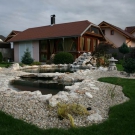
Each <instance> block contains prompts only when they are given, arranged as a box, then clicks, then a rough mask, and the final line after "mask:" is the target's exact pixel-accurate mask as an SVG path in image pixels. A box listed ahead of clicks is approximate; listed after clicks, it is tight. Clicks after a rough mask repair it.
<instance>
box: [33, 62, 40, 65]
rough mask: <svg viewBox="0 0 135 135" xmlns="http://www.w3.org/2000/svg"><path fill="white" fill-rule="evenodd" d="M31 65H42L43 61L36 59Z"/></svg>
mask: <svg viewBox="0 0 135 135" xmlns="http://www.w3.org/2000/svg"><path fill="white" fill-rule="evenodd" d="M31 65H41V63H40V62H38V61H34V62H33V63H31Z"/></svg>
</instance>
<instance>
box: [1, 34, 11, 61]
mask: <svg viewBox="0 0 135 135" xmlns="http://www.w3.org/2000/svg"><path fill="white" fill-rule="evenodd" d="M5 39H6V38H5V37H4V36H2V35H0V52H2V55H3V58H4V59H5V60H6V59H12V60H13V49H11V47H10V46H11V45H10V43H7V42H4V41H5Z"/></svg>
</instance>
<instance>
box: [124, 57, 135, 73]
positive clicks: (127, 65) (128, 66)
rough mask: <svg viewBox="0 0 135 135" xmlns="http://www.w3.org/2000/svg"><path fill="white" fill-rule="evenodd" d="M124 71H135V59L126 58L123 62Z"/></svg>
mask: <svg viewBox="0 0 135 135" xmlns="http://www.w3.org/2000/svg"><path fill="white" fill-rule="evenodd" d="M122 66H123V68H124V71H126V72H127V73H134V72H135V59H132V58H129V59H126V60H125V61H124V63H123V65H122Z"/></svg>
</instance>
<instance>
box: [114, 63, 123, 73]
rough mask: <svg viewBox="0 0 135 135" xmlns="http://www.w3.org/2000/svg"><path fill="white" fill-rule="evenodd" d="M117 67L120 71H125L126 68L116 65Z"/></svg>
mask: <svg viewBox="0 0 135 135" xmlns="http://www.w3.org/2000/svg"><path fill="white" fill-rule="evenodd" d="M116 67H117V70H118V71H123V70H124V68H123V66H122V65H121V64H116Z"/></svg>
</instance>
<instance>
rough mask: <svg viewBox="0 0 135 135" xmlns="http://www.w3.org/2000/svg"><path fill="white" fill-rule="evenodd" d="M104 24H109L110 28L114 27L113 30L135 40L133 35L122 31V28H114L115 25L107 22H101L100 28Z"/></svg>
mask: <svg viewBox="0 0 135 135" xmlns="http://www.w3.org/2000/svg"><path fill="white" fill-rule="evenodd" d="M102 24H107V25H108V26H110V27H112V28H113V29H115V30H117V31H119V32H120V33H122V34H123V35H125V36H126V37H128V38H131V39H133V40H135V37H134V36H133V35H131V34H130V33H128V32H126V31H125V30H122V29H121V28H119V27H117V26H114V25H112V24H110V23H108V22H105V21H103V22H101V23H100V24H99V26H100V27H102Z"/></svg>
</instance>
